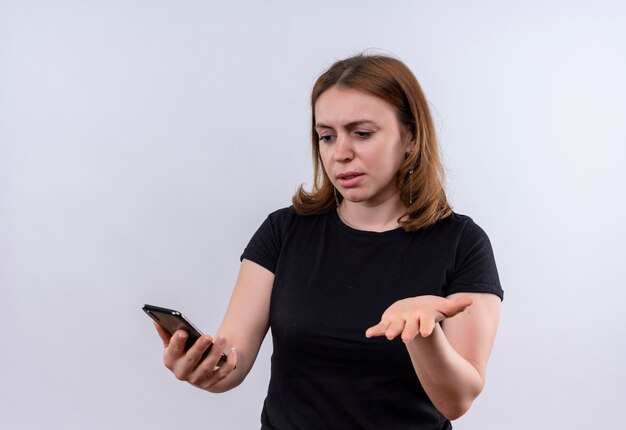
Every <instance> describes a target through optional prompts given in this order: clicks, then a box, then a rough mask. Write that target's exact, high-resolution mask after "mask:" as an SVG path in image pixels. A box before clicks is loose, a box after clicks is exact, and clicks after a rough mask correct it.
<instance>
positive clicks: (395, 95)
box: [292, 54, 452, 231]
mask: <svg viewBox="0 0 626 430" xmlns="http://www.w3.org/2000/svg"><path fill="white" fill-rule="evenodd" d="M333 86H337V87H340V88H351V89H354V90H357V91H361V92H363V93H366V94H370V95H373V96H375V97H378V98H380V99H382V100H384V101H385V102H387V103H389V105H391V106H392V107H393V108H394V109H395V111H396V114H397V117H398V121H399V122H400V124H402V125H403V126H404V128H405V129H406V130H408V131H409V132H410V133H411V135H412V137H414V139H415V147H414V149H413V150H412V151H411V153H410V154H409V155H408V156H407V158H406V159H405V160H404V163H403V164H402V165H401V166H400V169H399V170H398V173H397V175H396V186H397V187H398V190H399V195H400V199H401V200H402V202H403V203H404V206H405V207H406V210H405V211H404V212H403V213H402V215H401V216H400V218H399V219H398V222H399V223H400V224H401V225H402V226H403V228H404V229H405V230H406V231H415V230H418V229H420V228H423V227H427V226H429V225H432V224H434V223H435V222H437V221H438V220H440V219H442V218H445V217H447V216H449V215H450V214H451V213H452V209H451V208H450V205H449V204H448V200H447V197H446V193H445V190H444V170H443V166H442V164H441V159H440V157H439V145H438V142H437V136H436V133H435V126H434V124H433V120H432V116H431V114H430V109H429V108H428V102H427V101H426V97H425V96H424V93H423V91H422V88H421V87H420V85H419V83H418V82H417V79H416V78H415V76H414V75H413V73H412V72H411V71H410V70H409V68H408V67H407V66H406V65H405V64H404V63H402V62H401V61H400V60H397V59H395V58H392V57H388V56H383V55H363V54H361V55H357V56H354V57H350V58H347V59H345V60H340V61H337V62H336V63H335V64H333V65H332V66H331V67H330V68H329V69H328V70H327V71H326V72H324V73H323V74H322V75H321V76H320V77H319V78H318V79H317V81H316V82H315V85H314V86H313V91H312V92H311V112H312V114H311V116H312V121H311V143H312V150H313V187H312V190H311V191H310V192H309V191H306V190H304V188H303V186H302V185H301V186H300V187H299V188H298V190H297V192H296V194H295V195H294V196H293V199H292V203H293V207H294V210H295V211H296V212H297V213H299V214H302V215H311V214H319V213H325V212H329V211H331V210H333V209H334V208H336V207H337V201H339V202H340V201H341V199H342V197H341V195H339V194H337V199H336V197H335V189H334V186H333V184H332V182H331V181H330V179H329V177H328V175H327V173H326V171H325V169H324V166H323V164H322V159H321V156H320V149H319V135H318V134H317V132H316V130H315V122H316V121H315V103H316V102H317V100H318V98H319V97H320V95H322V93H324V91H326V90H328V89H329V88H331V87H333Z"/></svg>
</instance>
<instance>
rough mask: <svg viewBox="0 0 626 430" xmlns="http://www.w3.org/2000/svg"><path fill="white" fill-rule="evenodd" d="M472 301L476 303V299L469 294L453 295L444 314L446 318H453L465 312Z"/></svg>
mask: <svg viewBox="0 0 626 430" xmlns="http://www.w3.org/2000/svg"><path fill="white" fill-rule="evenodd" d="M472 303H474V299H473V298H472V296H470V295H467V294H464V295H461V296H454V297H451V298H449V299H448V303H447V306H446V309H445V310H444V315H445V317H446V318H452V317H453V316H455V315H456V314H458V313H461V312H463V311H464V310H465V309H467V308H468V307H469V306H471V305H472Z"/></svg>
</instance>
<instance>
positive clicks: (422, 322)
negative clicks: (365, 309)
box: [365, 295, 474, 343]
mask: <svg viewBox="0 0 626 430" xmlns="http://www.w3.org/2000/svg"><path fill="white" fill-rule="evenodd" d="M473 302H474V300H473V299H472V297H471V296H469V295H461V296H454V297H453V298H449V299H448V298H445V297H439V296H418V297H409V298H407V299H402V300H398V301H397V302H395V303H394V304H392V305H391V306H389V307H388V308H387V310H386V311H385V312H384V313H383V316H382V318H381V320H380V322H379V323H378V324H376V325H375V326H372V327H370V328H368V329H367V331H366V332H365V336H367V337H374V336H386V337H387V339H389V340H392V339H395V338H396V337H397V336H398V335H400V334H402V341H403V342H405V343H406V342H410V341H411V340H413V339H414V338H415V336H417V335H418V333H419V334H420V335H421V336H422V337H428V336H430V335H431V334H432V332H433V330H434V328H435V325H436V324H437V323H438V322H440V321H442V320H444V319H446V318H452V317H453V316H455V315H456V314H458V313H460V312H463V311H464V310H465V309H466V308H467V307H468V306H470V305H471V304H472V303H473Z"/></svg>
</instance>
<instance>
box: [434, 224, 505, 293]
mask: <svg viewBox="0 0 626 430" xmlns="http://www.w3.org/2000/svg"><path fill="white" fill-rule="evenodd" d="M460 292H474V293H492V294H495V295H497V296H498V297H500V299H503V297H504V292H503V291H502V287H501V286H500V278H499V277H498V269H497V267H496V260H495V257H494V255H493V250H492V248H491V242H490V241H489V238H488V237H487V234H486V233H485V232H484V230H483V229H482V228H480V227H479V226H478V225H477V224H476V223H474V221H472V220H471V219H469V220H468V222H467V223H466V224H465V226H464V228H463V231H462V233H461V236H460V238H459V243H458V245H457V250H456V257H455V262H454V271H453V274H452V277H451V279H450V282H449V283H448V285H447V287H446V294H447V295H449V294H453V293H460Z"/></svg>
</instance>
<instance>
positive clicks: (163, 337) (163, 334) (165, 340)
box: [153, 321, 172, 348]
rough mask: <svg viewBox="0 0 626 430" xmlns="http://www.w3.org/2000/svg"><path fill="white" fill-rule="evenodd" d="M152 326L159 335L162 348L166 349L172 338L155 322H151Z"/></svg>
mask: <svg viewBox="0 0 626 430" xmlns="http://www.w3.org/2000/svg"><path fill="white" fill-rule="evenodd" d="M153 324H154V327H155V328H156V331H157V333H158V334H159V337H160V338H161V341H163V347H164V348H167V346H168V345H169V344H170V339H171V338H172V336H170V334H169V333H168V332H167V331H165V329H164V328H163V327H161V326H160V325H159V324H157V323H156V322H154V321H153Z"/></svg>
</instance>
